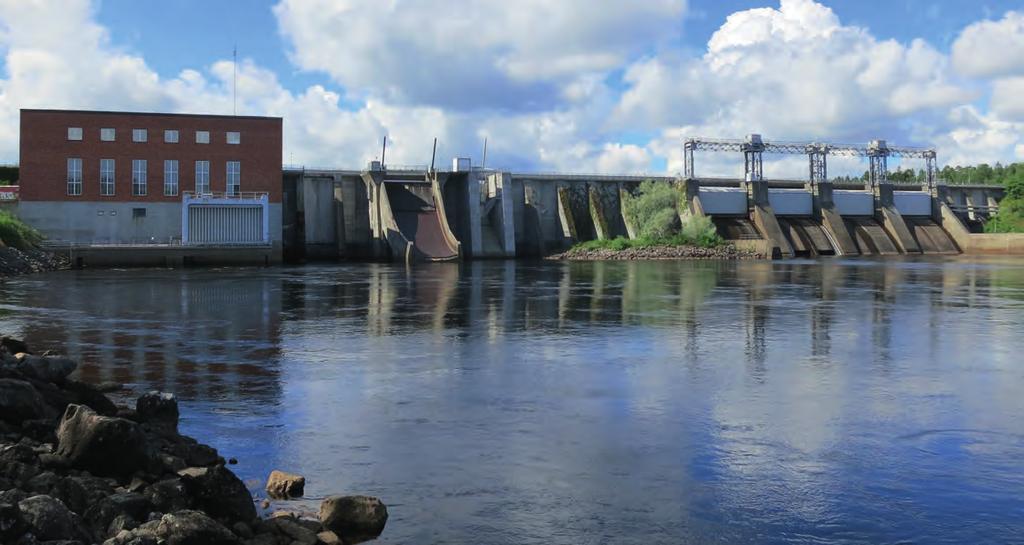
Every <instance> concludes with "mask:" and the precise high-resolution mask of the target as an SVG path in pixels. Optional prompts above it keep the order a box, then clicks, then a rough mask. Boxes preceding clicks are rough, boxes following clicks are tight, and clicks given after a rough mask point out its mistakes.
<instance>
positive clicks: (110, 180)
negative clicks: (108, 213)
mask: <svg viewBox="0 0 1024 545" xmlns="http://www.w3.org/2000/svg"><path fill="white" fill-rule="evenodd" d="M113 194H114V160H113V159H100V195H102V196H104V197H110V196H112V195H113Z"/></svg>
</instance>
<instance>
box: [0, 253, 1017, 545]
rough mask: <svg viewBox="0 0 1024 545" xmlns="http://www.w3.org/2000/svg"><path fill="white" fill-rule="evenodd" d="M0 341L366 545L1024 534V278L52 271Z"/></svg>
mask: <svg viewBox="0 0 1024 545" xmlns="http://www.w3.org/2000/svg"><path fill="white" fill-rule="evenodd" d="M0 331H3V332H9V333H13V334H16V335H22V336H24V337H26V338H27V340H29V341H30V342H31V343H32V345H33V346H35V347H38V348H46V347H57V348H61V347H64V346H69V347H70V353H71V355H72V356H75V357H77V358H79V359H80V360H81V361H82V362H83V365H82V367H81V369H80V374H81V376H82V378H84V379H87V380H92V381H119V382H123V383H126V384H128V385H129V386H130V387H131V388H132V389H133V390H135V391H136V392H138V391H143V390H147V389H154V388H155V389H162V390H167V391H174V392H177V393H178V395H179V398H180V399H181V400H182V409H183V423H182V428H183V429H184V431H186V432H188V433H190V434H192V435H195V436H197V437H199V438H200V439H202V440H204V441H206V442H209V443H211V444H213V445H214V446H216V447H218V448H219V449H220V450H221V453H222V454H223V455H224V456H225V457H229V456H234V457H237V458H238V459H239V460H240V462H241V463H240V464H239V465H238V466H236V469H237V471H238V472H239V473H240V474H241V476H242V477H243V478H244V479H246V480H247V481H248V482H249V483H250V485H251V486H252V487H253V488H254V489H259V488H260V485H261V481H262V480H263V479H264V478H265V477H266V475H267V473H269V471H270V470H271V469H275V468H280V469H285V470H289V471H293V472H297V473H301V474H303V475H305V476H306V477H307V481H308V484H307V487H306V492H307V496H309V497H310V498H314V499H315V498H318V497H321V496H324V495H327V494H331V493H366V494H371V495H376V496H380V497H381V498H383V499H384V500H385V502H387V503H388V505H389V509H390V512H391V519H390V520H389V522H388V527H387V529H386V530H385V533H384V536H383V537H382V539H381V542H384V543H406V544H409V543H479V544H492V543H496V544H501V543H508V544H518V543H529V544H533V543H536V544H573V545H575V544H591V543H593V544H597V543H609V544H611V543H614V544H619V543H628V544H660V543H808V544H810V543H813V544H840V543H842V544H845V543H865V544H866V543H872V544H874V543H922V544H925V543H1009V542H1022V541H1024V261H1019V260H1018V261H1010V260H1008V261H969V260H965V259H955V260H922V261H908V260H897V261H870V260H825V261H804V262H800V261H791V262H774V263H767V262H747V263H695V262H678V263H676V262H665V263H575V264H563V263H539V264H531V263H511V262H509V263H501V262H496V263H472V264H465V265H462V266H461V267H460V266H454V265H451V266H449V265H445V266H423V267H416V268H415V269H413V270H411V271H408V270H406V269H405V268H402V267H391V266H384V265H343V266H310V267H305V268H284V269H223V270H189V271H183V272H182V271H94V272H62V273H54V274H48V275H40V276H32V277H27V278H21V279H17V280H12V281H9V282H8V283H6V284H0ZM299 505H300V506H303V505H312V506H313V507H314V508H315V505H316V502H315V501H309V502H307V504H299Z"/></svg>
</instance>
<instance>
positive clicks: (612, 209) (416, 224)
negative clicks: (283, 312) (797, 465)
mask: <svg viewBox="0 0 1024 545" xmlns="http://www.w3.org/2000/svg"><path fill="white" fill-rule="evenodd" d="M284 179H285V192H284V211H283V216H284V218H283V219H284V250H285V254H286V258H288V259H298V260H301V259H335V258H347V259H374V260H394V261H400V262H409V263H411V262H417V261H447V260H457V259H480V258H513V257H540V256H544V255H550V254H552V253H557V252H560V251H563V250H565V249H568V248H569V247H571V246H572V245H573V244H575V243H577V242H581V241H586V240H595V239H610V238H615V237H617V236H633V235H635V232H634V230H633V228H632V226H630V225H629V221H628V219H627V218H626V217H625V216H624V215H623V212H622V204H621V203H622V196H623V195H624V194H626V193H629V192H632V191H635V190H636V189H637V188H638V187H639V185H640V183H641V182H642V181H644V180H646V179H650V178H647V177H640V176H585V175H540V174H518V173H510V172H495V171H483V170H470V171H464V172H459V171H454V170H453V171H449V172H427V171H426V170H422V171H416V170H402V171H392V170H385V169H380V170H366V171H346V170H287V171H286V172H285V175H284ZM654 180H655V181H656V182H659V183H666V184H679V185H680V186H682V188H683V189H684V191H685V195H686V201H687V206H688V207H689V209H690V211H691V212H692V213H695V214H700V215H706V216H709V217H710V218H711V219H712V221H713V222H714V224H715V226H716V227H717V229H718V232H719V234H720V235H721V236H722V237H723V238H725V239H726V240H728V241H729V242H731V243H733V244H736V245H737V246H738V247H742V248H748V249H753V250H757V251H761V252H763V253H765V254H766V255H773V256H775V257H798V256H810V257H813V256H829V255H834V256H856V255H900V254H911V255H913V254H938V255H946V254H957V253H960V252H961V251H962V250H963V249H964V246H965V245H969V244H970V243H969V242H968V237H970V236H972V235H971V233H972V231H975V232H976V231H978V230H979V228H980V226H981V224H982V222H983V220H984V219H985V217H986V216H987V215H989V214H992V213H993V212H994V211H995V210H996V209H997V207H998V201H999V200H1001V199H1002V197H1003V188H1002V187H995V186H946V185H942V184H938V185H936V186H935V187H933V188H931V189H929V188H928V187H927V186H925V185H923V184H915V185H911V184H891V183H882V184H878V185H876V186H875V187H870V184H863V185H862V184H833V183H831V182H818V183H815V184H811V183H809V182H808V183H800V182H792V181H772V180H760V181H746V180H723V179H685V180H679V179H675V178H654ZM866 186H867V187H866ZM974 236H976V237H981V236H982V235H974Z"/></svg>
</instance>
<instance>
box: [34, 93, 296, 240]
mask: <svg viewBox="0 0 1024 545" xmlns="http://www.w3.org/2000/svg"><path fill="white" fill-rule="evenodd" d="M281 132H282V120H281V118H276V117H249V116H219V115H192V114H164V113H130V112H99V111H70V110H22V111H21V145H20V154H21V158H20V166H21V176H20V178H21V182H20V185H21V196H20V197H21V204H20V205H19V214H20V215H21V216H22V218H23V219H25V220H26V221H27V222H29V223H30V224H32V225H33V226H35V227H36V228H37V229H39V230H41V231H42V232H43V233H44V234H46V235H48V236H49V237H50V238H51V239H57V240H66V241H69V242H82V243H90V242H91V243H97V242H118V243H125V242H134V243H142V242H146V241H153V242H165V241H168V242H174V241H175V240H176V239H178V240H181V241H184V242H189V238H190V237H189V236H188V233H189V230H190V229H189V226H190V222H192V223H195V222H198V223H195V225H192V227H193V228H194V229H193V232H199V231H198V229H199V228H200V227H202V229H203V231H202V232H203V233H206V235H205V236H206V237H207V238H205V239H203V240H204V241H220V242H228V243H230V242H248V241H250V239H251V238H252V236H251V234H245V235H244V236H242V237H241V238H239V239H238V240H237V241H236V240H235V238H233V237H235V234H234V233H231V232H225V231H223V229H221V227H224V226H226V225H228V224H227V223H224V224H223V225H221V223H223V221H221V220H224V221H228V220H231V221H235V220H237V219H238V217H241V218H243V219H244V220H245V221H249V220H253V221H257V220H258V221H260V222H261V224H260V229H259V230H261V231H263V232H264V233H265V235H264V236H263V238H264V239H266V238H267V237H269V238H270V239H271V240H262V242H264V243H269V242H271V241H279V240H280V218H281V210H280V208H281V190H282V176H281V149H282V137H281ZM260 203H263V210H262V211H259V210H254V209H253V208H252V207H253V206H255V205H257V204H260ZM190 206H206V207H207V208H204V209H203V210H202V211H201V212H202V214H196V215H194V216H195V217H192V218H191V219H190V214H189V210H190V208H189V207H190ZM216 207H220V212H224V213H223V214H221V213H220V212H218V213H217V214H213V209H214V208H216ZM224 207H228V208H224ZM246 207H248V208H246ZM243 208H246V209H245V210H242V209H243ZM196 210H198V209H196ZM243 212H244V213H243ZM238 214H241V216H238V217H235V216H236V215H238ZM213 215H217V217H218V218H220V219H211V218H213ZM200 216H202V217H200ZM206 216H210V217H206ZM207 220H210V221H212V223H210V221H207ZM219 221H220V222H221V223H218V222H219Z"/></svg>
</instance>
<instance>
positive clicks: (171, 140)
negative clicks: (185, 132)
mask: <svg viewBox="0 0 1024 545" xmlns="http://www.w3.org/2000/svg"><path fill="white" fill-rule="evenodd" d="M164 142H166V143H168V144H177V143H178V131H177V130H176V129H168V130H166V131H164Z"/></svg>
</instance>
